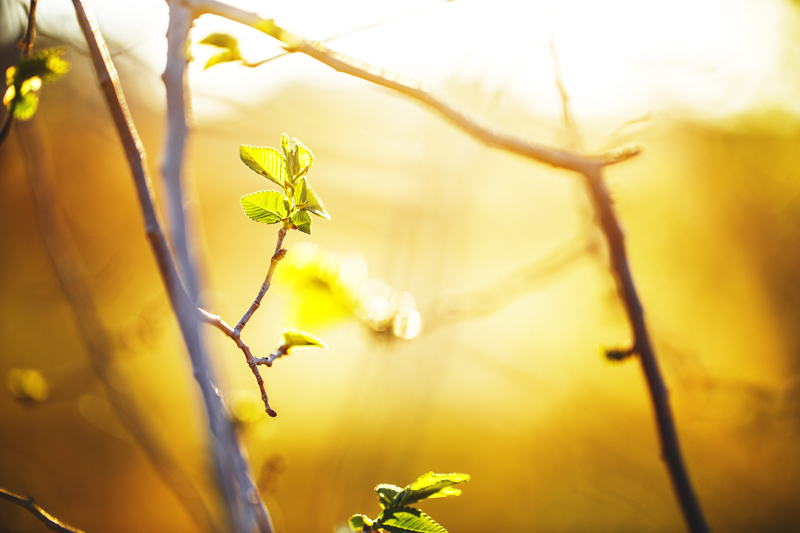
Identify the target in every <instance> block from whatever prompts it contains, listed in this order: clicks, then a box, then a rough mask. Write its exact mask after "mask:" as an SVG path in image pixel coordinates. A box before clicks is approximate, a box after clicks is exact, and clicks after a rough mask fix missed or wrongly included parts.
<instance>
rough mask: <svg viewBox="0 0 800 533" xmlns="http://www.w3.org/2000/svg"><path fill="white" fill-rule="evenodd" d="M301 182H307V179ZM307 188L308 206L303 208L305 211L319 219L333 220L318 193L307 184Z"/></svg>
mask: <svg viewBox="0 0 800 533" xmlns="http://www.w3.org/2000/svg"><path fill="white" fill-rule="evenodd" d="M300 181H302V182H305V181H306V179H305V178H301V179H300ZM304 185H305V187H306V189H307V192H306V200H305V201H306V205H305V207H303V209H304V210H306V211H308V212H309V213H313V214H315V215H317V216H318V217H322V218H327V219H328V220H330V219H331V216H330V215H329V214H328V212H327V211H326V210H325V205H324V204H323V203H322V200H321V199H320V197H319V196H317V193H315V192H314V189H312V188H311V186H310V185H309V184H308V183H307V182H306V183H305V184H304Z"/></svg>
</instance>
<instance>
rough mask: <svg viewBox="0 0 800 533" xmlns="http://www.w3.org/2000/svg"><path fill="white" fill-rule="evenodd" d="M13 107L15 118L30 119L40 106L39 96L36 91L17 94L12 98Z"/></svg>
mask: <svg viewBox="0 0 800 533" xmlns="http://www.w3.org/2000/svg"><path fill="white" fill-rule="evenodd" d="M11 107H12V112H13V113H14V118H15V119H17V120H29V119H30V118H31V117H33V114H34V113H36V109H38V107H39V97H38V96H37V95H36V93H27V94H23V95H21V96H17V97H16V98H14V99H13V100H12V103H11Z"/></svg>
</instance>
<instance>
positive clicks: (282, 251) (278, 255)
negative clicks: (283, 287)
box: [234, 228, 286, 334]
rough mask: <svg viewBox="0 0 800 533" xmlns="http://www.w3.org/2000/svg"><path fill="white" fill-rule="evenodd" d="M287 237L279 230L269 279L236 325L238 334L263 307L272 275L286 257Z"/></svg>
mask: <svg viewBox="0 0 800 533" xmlns="http://www.w3.org/2000/svg"><path fill="white" fill-rule="evenodd" d="M285 237H286V229H285V228H281V229H279V230H278V242H277V244H276V245H275V253H274V254H272V260H271V261H270V264H269V271H268V272H267V277H266V279H264V283H262V284H261V290H259V291H258V295H256V299H255V300H253V303H252V304H250V308H249V309H248V310H247V312H246V313H245V314H244V315H242V318H241V319H240V320H239V322H237V323H236V327H235V328H234V331H235V332H236V333H237V334H240V333H241V332H242V330H243V329H244V327H245V326H246V325H247V322H248V321H249V320H250V318H252V316H253V313H255V312H256V309H258V308H259V306H260V305H261V300H262V299H263V298H264V295H265V294H267V291H268V290H269V287H270V285H271V284H272V275H273V274H274V273H275V267H277V266H278V263H279V262H280V260H281V259H283V258H284V257H286V248H281V246H283V239H284V238H285Z"/></svg>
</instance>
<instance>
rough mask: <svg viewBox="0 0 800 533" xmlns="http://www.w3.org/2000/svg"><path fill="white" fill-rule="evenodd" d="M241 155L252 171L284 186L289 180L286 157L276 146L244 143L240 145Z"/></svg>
mask: <svg viewBox="0 0 800 533" xmlns="http://www.w3.org/2000/svg"><path fill="white" fill-rule="evenodd" d="M239 157H240V158H241V160H242V162H243V163H244V164H245V165H247V166H248V168H250V169H251V170H252V171H254V172H256V173H257V174H260V175H262V176H264V177H266V178H267V179H268V180H270V181H272V182H274V183H276V184H278V185H279V186H280V187H283V184H284V182H285V181H287V180H288V177H289V174H288V173H287V171H286V158H285V157H284V156H283V154H282V153H280V152H279V151H278V150H276V149H275V148H269V147H267V146H251V145H249V144H243V145H241V146H240V147H239Z"/></svg>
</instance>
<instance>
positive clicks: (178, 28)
mask: <svg viewBox="0 0 800 533" xmlns="http://www.w3.org/2000/svg"><path fill="white" fill-rule="evenodd" d="M168 4H169V26H168V27H167V64H166V67H165V68H164V72H163V74H162V75H161V79H162V80H163V82H164V87H165V88H166V93H167V135H166V144H165V146H164V161H163V163H162V166H161V171H162V175H163V176H164V191H165V192H166V196H167V202H166V204H167V220H168V221H169V226H168V227H169V242H170V244H171V245H172V250H173V251H174V254H175V257H176V259H177V262H178V267H179V268H178V270H179V271H180V273H181V278H182V279H183V281H184V285H185V287H186V290H187V292H188V293H189V298H191V300H192V301H193V302H194V303H195V305H198V301H197V299H198V297H199V294H200V280H199V277H198V273H197V268H196V266H195V265H196V263H195V261H194V258H193V257H192V255H193V254H192V250H190V247H191V242H190V239H189V236H188V235H187V226H188V225H187V214H186V201H185V199H186V194H185V193H186V176H185V175H184V174H185V171H184V169H185V165H184V162H185V159H186V150H187V148H186V145H187V141H188V136H189V125H188V124H187V117H188V114H189V111H190V109H189V102H188V94H187V91H186V68H187V65H188V64H189V54H187V43H188V39H189V30H190V29H191V27H192V20H193V19H192V15H191V12H190V11H188V10H187V8H186V6H185V5H184V3H183V2H181V1H173V0H170V1H168Z"/></svg>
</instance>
